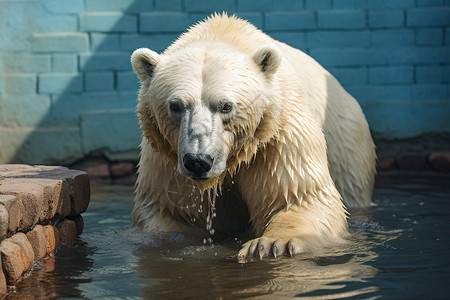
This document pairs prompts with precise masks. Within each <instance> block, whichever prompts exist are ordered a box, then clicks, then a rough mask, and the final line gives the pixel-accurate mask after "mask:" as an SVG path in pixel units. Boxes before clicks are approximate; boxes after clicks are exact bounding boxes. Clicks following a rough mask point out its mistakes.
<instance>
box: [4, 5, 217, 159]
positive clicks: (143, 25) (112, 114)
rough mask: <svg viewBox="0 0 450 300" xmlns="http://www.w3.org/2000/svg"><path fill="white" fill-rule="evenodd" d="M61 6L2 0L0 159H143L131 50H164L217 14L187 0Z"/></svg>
mask: <svg viewBox="0 0 450 300" xmlns="http://www.w3.org/2000/svg"><path fill="white" fill-rule="evenodd" d="M56 2H57V1H56V0H51V1H43V0H39V1H17V2H4V1H0V19H2V20H3V21H0V26H2V27H3V28H4V29H5V30H0V38H1V40H2V42H0V43H1V44H0V61H1V62H2V63H3V65H2V68H1V70H2V71H1V73H2V74H0V83H1V84H0V96H1V99H0V145H1V152H0V163H31V164H54V163H58V164H70V163H72V162H74V161H76V160H78V159H80V158H82V157H84V156H86V155H101V156H106V157H107V158H108V159H110V160H137V158H138V145H139V142H140V131H139V126H138V120H137V117H136V113H135V106H136V104H137V100H136V99H137V92H138V88H139V84H138V79H137V77H136V75H135V74H134V72H133V71H132V68H131V64H130V56H131V53H132V52H133V51H134V50H135V49H136V48H139V47H149V48H152V49H154V50H156V51H163V50H164V49H165V48H166V47H167V46H168V45H169V44H170V43H171V42H172V41H173V40H174V39H176V38H177V36H178V35H179V34H180V33H181V32H182V31H183V30H185V29H186V28H187V27H188V26H189V25H190V24H191V23H193V22H195V21H197V20H199V19H202V18H203V17H204V16H206V15H208V14H209V13H205V14H202V15H197V14H194V15H189V14H186V13H183V12H181V11H180V10H181V1H178V2H179V3H178V2H177V3H178V6H180V7H177V4H176V3H175V4H172V5H171V4H170V3H166V4H164V3H161V4H160V5H159V6H161V7H162V8H160V10H158V12H153V10H154V9H155V7H154V6H155V5H154V3H153V1H144V0H132V1H131V0H130V1H112V2H108V1H103V0H88V1H83V0H74V1H69V2H65V3H64V5H61V4H60V3H56ZM157 2H161V1H157ZM164 6H167V7H166V9H167V10H168V9H175V10H178V12H171V11H161V9H164Z"/></svg>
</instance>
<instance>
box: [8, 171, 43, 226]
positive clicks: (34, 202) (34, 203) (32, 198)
mask: <svg viewBox="0 0 450 300" xmlns="http://www.w3.org/2000/svg"><path fill="white" fill-rule="evenodd" d="M0 193H2V194H8V195H15V196H16V197H17V199H19V201H20V203H21V206H20V207H21V209H22V210H21V218H20V222H19V226H18V228H17V229H18V230H27V229H30V228H32V227H33V226H34V225H35V224H36V223H37V222H38V221H39V219H40V217H41V211H42V208H43V202H44V190H43V188H42V187H41V186H39V185H38V184H35V183H32V182H30V181H28V180H25V179H16V180H8V182H6V183H3V184H2V185H1V186H0ZM10 213H11V212H10Z"/></svg>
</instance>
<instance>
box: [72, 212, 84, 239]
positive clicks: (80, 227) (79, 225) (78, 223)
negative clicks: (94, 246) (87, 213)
mask: <svg viewBox="0 0 450 300" xmlns="http://www.w3.org/2000/svg"><path fill="white" fill-rule="evenodd" d="M74 221H75V227H76V229H77V235H81V234H82V233H83V229H84V220H83V217H82V216H81V215H78V216H76V217H75V218H74Z"/></svg>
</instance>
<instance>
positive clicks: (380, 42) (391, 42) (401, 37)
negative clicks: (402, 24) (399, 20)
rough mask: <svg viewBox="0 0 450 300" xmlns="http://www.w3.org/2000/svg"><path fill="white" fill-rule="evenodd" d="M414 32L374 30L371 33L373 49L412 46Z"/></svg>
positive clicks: (406, 30) (405, 30)
mask: <svg viewBox="0 0 450 300" xmlns="http://www.w3.org/2000/svg"><path fill="white" fill-rule="evenodd" d="M414 40H415V38H414V31H413V30H408V29H398V30H397V29H391V30H375V31H373V32H372V43H373V46H375V47H398V46H413V45H414V44H415V41H414Z"/></svg>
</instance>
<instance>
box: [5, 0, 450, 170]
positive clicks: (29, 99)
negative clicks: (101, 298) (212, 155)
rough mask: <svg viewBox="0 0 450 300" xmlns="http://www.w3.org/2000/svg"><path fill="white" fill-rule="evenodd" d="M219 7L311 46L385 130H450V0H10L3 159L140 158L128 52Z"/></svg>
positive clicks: (160, 46) (390, 133)
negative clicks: (97, 156) (101, 156)
mask: <svg viewBox="0 0 450 300" xmlns="http://www.w3.org/2000/svg"><path fill="white" fill-rule="evenodd" d="M215 11H217V12H222V11H228V12H229V13H235V14H237V15H239V16H241V17H243V18H245V19H248V20H249V21H250V22H252V23H254V24H255V25H256V26H257V27H258V28H260V29H262V30H264V31H265V32H267V33H268V34H270V35H271V36H273V37H274V38H276V39H278V40H280V41H282V42H285V43H287V44H289V45H292V46H293V47H296V48H299V49H301V50H303V51H305V52H306V53H308V54H310V55H311V56H313V57H314V58H315V59H316V60H318V61H319V62H320V63H321V64H322V65H323V66H324V67H325V68H327V69H328V70H329V71H330V72H331V73H332V74H333V75H335V76H336V77H337V78H338V80H339V81H340V82H341V84H342V85H343V86H344V88H346V89H347V90H348V91H349V92H350V93H351V94H352V95H354V96H355V98H356V99H357V100H358V101H359V102H360V104H361V106H362V108H363V110H364V112H365V114H366V116H367V119H368V121H369V124H370V126H371V129H372V131H373V133H374V136H375V137H376V138H385V139H402V138H409V137H414V136H418V135H421V134H427V133H429V132H439V133H442V132H444V133H447V134H450V55H449V53H450V1H448V0H445V1H444V0H280V1H273V0H224V1H223V0H209V1H206V0H35V1H1V0H0V28H2V30H1V31H0V38H1V39H0V163H5V162H26V163H69V162H72V161H75V160H77V159H80V158H81V157H83V156H86V155H89V154H91V153H100V154H103V155H106V156H108V157H109V158H110V159H136V158H137V147H138V144H139V138H140V133H139V130H138V125H137V120H136V115H135V112H134V110H135V106H136V103H137V100H136V95H137V90H138V88H139V84H138V80H137V79H136V76H135V75H134V73H133V71H132V69H131V66H130V62H129V57H130V54H131V53H132V51H133V50H134V49H136V48H139V47H149V48H152V49H154V50H156V51H158V52H162V51H163V50H164V49H165V48H166V47H167V46H168V45H170V43H171V42H172V41H173V40H175V39H176V38H177V36H178V35H179V34H180V33H181V32H183V31H184V30H185V29H186V27H188V26H190V25H191V24H192V23H195V22H197V21H198V20H201V19H203V18H204V17H206V16H207V15H208V14H210V13H212V12H215ZM4 145H8V146H7V147H6V146H4Z"/></svg>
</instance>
